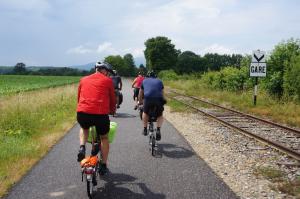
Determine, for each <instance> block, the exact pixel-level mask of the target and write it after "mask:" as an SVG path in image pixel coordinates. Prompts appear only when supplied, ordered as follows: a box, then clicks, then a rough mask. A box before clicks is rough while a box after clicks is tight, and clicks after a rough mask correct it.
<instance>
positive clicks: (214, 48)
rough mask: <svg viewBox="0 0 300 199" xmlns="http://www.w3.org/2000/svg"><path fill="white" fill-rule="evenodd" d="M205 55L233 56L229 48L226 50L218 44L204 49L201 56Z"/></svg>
mask: <svg viewBox="0 0 300 199" xmlns="http://www.w3.org/2000/svg"><path fill="white" fill-rule="evenodd" d="M205 53H218V54H233V53H235V52H234V50H233V49H231V48H227V47H225V46H222V45H219V44H212V45H210V46H208V47H206V48H204V49H203V51H202V53H201V54H205Z"/></svg>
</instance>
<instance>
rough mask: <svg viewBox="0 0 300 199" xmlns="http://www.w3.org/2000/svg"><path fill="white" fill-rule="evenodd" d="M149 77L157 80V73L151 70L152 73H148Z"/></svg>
mask: <svg viewBox="0 0 300 199" xmlns="http://www.w3.org/2000/svg"><path fill="white" fill-rule="evenodd" d="M147 77H153V78H156V74H155V72H154V71H153V70H150V71H148V73H147Z"/></svg>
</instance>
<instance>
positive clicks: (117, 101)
mask: <svg viewBox="0 0 300 199" xmlns="http://www.w3.org/2000/svg"><path fill="white" fill-rule="evenodd" d="M116 104H117V106H119V95H116Z"/></svg>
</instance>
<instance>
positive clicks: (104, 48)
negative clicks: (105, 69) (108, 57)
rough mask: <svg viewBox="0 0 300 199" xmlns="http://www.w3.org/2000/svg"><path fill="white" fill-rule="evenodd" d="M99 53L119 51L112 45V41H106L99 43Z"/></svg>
mask: <svg viewBox="0 0 300 199" xmlns="http://www.w3.org/2000/svg"><path fill="white" fill-rule="evenodd" d="M97 52H98V53H113V54H114V53H117V51H116V50H115V49H114V48H113V47H112V43H110V42H104V43H102V44H99V46H98V48H97Z"/></svg>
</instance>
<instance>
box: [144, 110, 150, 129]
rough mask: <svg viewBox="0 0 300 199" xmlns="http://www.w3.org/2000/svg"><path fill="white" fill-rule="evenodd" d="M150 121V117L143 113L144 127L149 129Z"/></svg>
mask: <svg viewBox="0 0 300 199" xmlns="http://www.w3.org/2000/svg"><path fill="white" fill-rule="evenodd" d="M148 120H149V116H148V115H147V114H146V113H145V112H143V123H144V127H146V128H147V125H148Z"/></svg>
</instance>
